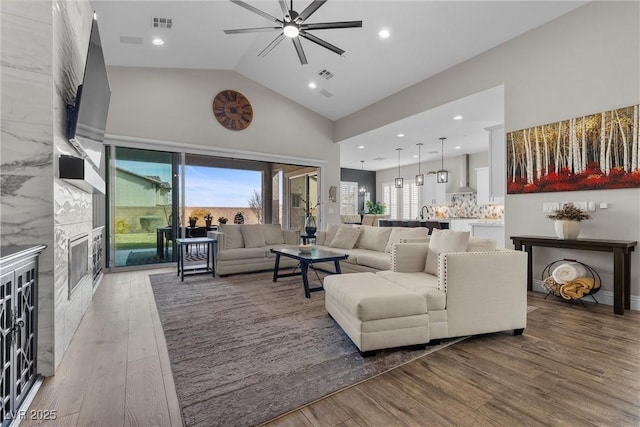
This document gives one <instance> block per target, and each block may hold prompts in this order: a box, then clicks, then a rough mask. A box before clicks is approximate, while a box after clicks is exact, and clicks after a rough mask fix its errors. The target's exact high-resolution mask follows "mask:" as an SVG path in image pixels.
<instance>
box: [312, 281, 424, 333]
mask: <svg viewBox="0 0 640 427" xmlns="http://www.w3.org/2000/svg"><path fill="white" fill-rule="evenodd" d="M324 289H325V293H326V298H332V299H333V300H334V301H335V302H336V303H337V304H340V306H341V307H343V308H344V309H345V310H346V311H347V312H348V313H350V314H352V315H353V316H354V317H356V318H357V319H359V320H361V321H363V322H366V321H368V320H376V319H389V318H394V317H404V316H414V315H419V314H425V313H426V311H427V304H426V300H425V299H424V298H422V297H421V296H420V295H418V294H416V293H415V292H411V291H409V290H407V289H404V288H403V287H401V286H397V285H394V284H393V283H391V282H389V281H387V280H384V279H382V278H378V277H376V275H375V274H373V273H353V274H334V275H331V276H327V277H325V279H324Z"/></svg>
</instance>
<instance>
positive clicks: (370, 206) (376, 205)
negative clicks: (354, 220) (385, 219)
mask: <svg viewBox="0 0 640 427" xmlns="http://www.w3.org/2000/svg"><path fill="white" fill-rule="evenodd" d="M385 208H386V206H385V205H384V203H382V202H372V201H371V200H367V213H370V214H375V215H382V214H384V210H385Z"/></svg>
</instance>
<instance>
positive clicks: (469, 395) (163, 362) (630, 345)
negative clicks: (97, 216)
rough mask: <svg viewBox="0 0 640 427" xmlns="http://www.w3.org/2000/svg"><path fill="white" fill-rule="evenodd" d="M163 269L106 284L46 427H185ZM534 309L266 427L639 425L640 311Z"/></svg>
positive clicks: (41, 405)
mask: <svg viewBox="0 0 640 427" xmlns="http://www.w3.org/2000/svg"><path fill="white" fill-rule="evenodd" d="M164 271H170V272H173V271H175V270H173V269H167V270H149V271H139V272H122V273H114V274H108V275H106V276H105V279H104V281H103V283H102V285H101V286H100V288H99V289H98V291H97V292H96V294H95V296H94V300H93V302H92V304H91V306H90V308H89V310H88V311H87V313H86V314H85V316H84V319H83V320H82V323H81V325H80V327H79V329H78V331H77V332H76V334H75V336H74V338H73V341H72V342H71V345H70V347H69V350H68V351H67V353H66V355H65V357H64V359H63V360H62V362H61V365H60V367H59V368H58V372H57V374H56V375H55V376H54V377H51V378H47V379H46V380H45V382H44V384H43V386H42V387H41V388H40V391H39V392H38V394H37V395H36V397H35V399H34V401H33V403H32V404H31V406H30V408H29V409H30V410H56V411H57V417H58V419H57V420H56V421H55V422H48V423H44V422H43V423H41V425H64V426H76V425H77V426H124V425H127V426H130V425H145V426H170V425H171V426H180V425H182V421H181V417H180V411H179V406H178V401H177V397H176V393H175V388H174V385H173V379H172V374H171V367H170V365H169V359H168V355H167V350H166V343H165V341H164V335H163V332H162V328H161V325H160V320H159V317H158V313H157V310H156V307H155V301H154V299H153V293H152V291H151V287H150V285H149V280H148V274H149V273H151V274H155V273H159V272H164ZM596 297H597V294H596ZM529 305H530V306H533V307H535V308H536V309H535V310H534V311H531V312H530V313H529V315H528V325H527V329H526V331H525V334H524V335H523V336H520V337H514V336H511V335H510V334H506V333H502V334H490V335H485V336H480V337H473V338H469V339H467V340H464V341H462V342H460V343H458V344H456V345H453V346H450V347H447V348H445V349H443V350H441V351H438V352H436V353H433V354H430V355H428V356H426V357H424V358H422V359H418V360H416V361H414V362H411V363H409V364H407V365H405V366H402V367H400V368H398V369H395V370H392V371H390V372H387V373H385V374H383V375H380V376H378V377H376V378H373V379H370V380H368V381H365V382H363V383H361V384H359V385H356V386H354V387H351V388H348V389H346V390H343V391H341V392H338V393H336V394H333V395H331V396H329V397H326V398H324V399H322V400H320V401H317V402H315V403H313V404H311V405H308V406H306V407H304V408H301V409H299V410H297V411H294V412H291V413H289V414H286V415H284V416H282V417H280V418H278V419H276V420H273V421H272V422H270V423H269V424H268V425H269V427H275V426H316V427H319V426H322V427H324V426H340V427H350V426H354V427H357V426H360V427H362V426H385V427H386V426H452V425H453V426H467V425H469V426H493V425H496V426H515V425H518V426H519V425H530V426H550V425H551V426H556V425H557V426H640V312H627V313H626V314H625V315H624V316H617V315H614V314H613V309H612V308H611V307H609V306H597V305H595V304H589V305H588V307H587V308H583V307H581V306H580V305H577V304H571V303H565V302H564V301H560V300H558V299H556V298H554V297H550V298H549V299H547V300H544V299H543V295H542V294H538V293H530V294H529ZM38 422H39V421H36V420H25V421H23V422H22V424H21V425H33V424H37V423H38Z"/></svg>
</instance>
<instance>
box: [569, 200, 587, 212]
mask: <svg viewBox="0 0 640 427" xmlns="http://www.w3.org/2000/svg"><path fill="white" fill-rule="evenodd" d="M572 203H573V206H575V207H576V208H578V209H582V210H583V211H586V210H587V202H572Z"/></svg>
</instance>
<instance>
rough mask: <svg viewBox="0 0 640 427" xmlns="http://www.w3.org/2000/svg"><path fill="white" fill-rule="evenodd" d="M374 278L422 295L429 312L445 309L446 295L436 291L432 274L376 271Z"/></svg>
mask: <svg viewBox="0 0 640 427" xmlns="http://www.w3.org/2000/svg"><path fill="white" fill-rule="evenodd" d="M376 276H378V277H381V278H383V279H385V280H388V281H390V282H393V283H395V284H396V285H398V286H402V287H403V288H405V289H408V290H410V291H412V292H415V293H417V294H420V295H422V296H423V297H425V299H426V300H427V309H428V310H430V311H433V310H444V309H445V307H446V303H447V297H446V294H445V293H444V292H442V291H440V290H438V278H437V277H436V276H434V275H433V274H428V273H424V272H418V273H400V272H396V271H378V272H377V273H376Z"/></svg>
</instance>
